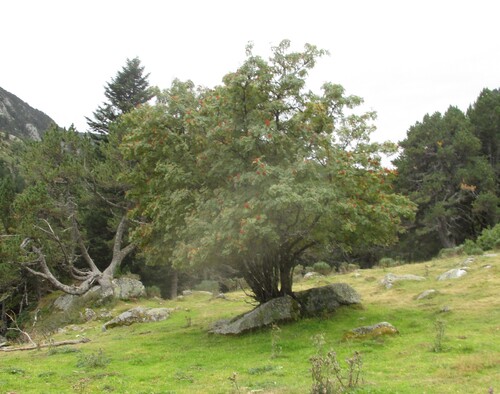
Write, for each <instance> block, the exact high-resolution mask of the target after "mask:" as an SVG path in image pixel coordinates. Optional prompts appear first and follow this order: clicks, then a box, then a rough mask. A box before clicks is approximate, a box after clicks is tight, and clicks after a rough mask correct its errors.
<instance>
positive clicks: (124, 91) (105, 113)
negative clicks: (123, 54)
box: [86, 57, 154, 134]
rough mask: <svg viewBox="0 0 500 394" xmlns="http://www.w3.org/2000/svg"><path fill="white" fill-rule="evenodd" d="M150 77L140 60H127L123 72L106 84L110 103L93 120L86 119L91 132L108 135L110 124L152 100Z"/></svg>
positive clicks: (105, 104) (99, 108)
mask: <svg viewBox="0 0 500 394" xmlns="http://www.w3.org/2000/svg"><path fill="white" fill-rule="evenodd" d="M148 77H149V74H146V75H144V67H143V66H141V61H140V60H139V58H137V57H136V58H134V59H132V60H130V59H127V62H126V64H125V66H123V68H122V70H121V71H119V72H118V73H117V74H116V77H114V78H112V79H111V81H110V82H108V83H107V84H106V87H105V91H104V95H105V96H106V98H107V99H108V101H107V102H105V103H103V105H102V106H99V107H98V108H97V110H96V111H95V112H94V114H93V116H94V119H93V120H92V119H89V118H86V119H87V124H88V125H89V127H90V128H91V130H92V131H93V132H97V133H101V134H107V133H109V127H110V124H111V123H113V122H115V121H116V120H117V119H118V118H119V117H120V116H121V115H123V114H125V113H128V112H130V111H132V110H133V109H135V108H136V107H138V106H139V105H142V104H145V103H147V102H148V101H149V100H151V98H152V97H153V96H154V89H152V88H150V87H149V82H148Z"/></svg>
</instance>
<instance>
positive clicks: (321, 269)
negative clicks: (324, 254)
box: [313, 261, 332, 275]
mask: <svg viewBox="0 0 500 394" xmlns="http://www.w3.org/2000/svg"><path fill="white" fill-rule="evenodd" d="M313 270H314V272H317V273H318V274H321V275H328V274H329V273H330V272H331V271H332V267H330V265H329V264H328V263H325V262H324V261H317V262H316V263H314V264H313Z"/></svg>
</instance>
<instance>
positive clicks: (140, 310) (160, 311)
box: [102, 306, 173, 331]
mask: <svg viewBox="0 0 500 394" xmlns="http://www.w3.org/2000/svg"><path fill="white" fill-rule="evenodd" d="M172 311H173V310H172V309H169V308H144V307H142V306H138V307H136V308H132V309H129V310H128V311H126V312H123V313H121V314H120V315H118V316H117V317H115V318H114V319H112V320H110V321H108V322H106V323H104V325H103V326H102V330H103V331H106V330H107V329H108V328H113V327H119V326H130V325H131V324H134V323H146V322H158V321H162V320H165V319H167V318H168V317H169V316H170V313H171V312H172Z"/></svg>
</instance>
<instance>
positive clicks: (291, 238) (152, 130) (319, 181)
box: [122, 41, 413, 302]
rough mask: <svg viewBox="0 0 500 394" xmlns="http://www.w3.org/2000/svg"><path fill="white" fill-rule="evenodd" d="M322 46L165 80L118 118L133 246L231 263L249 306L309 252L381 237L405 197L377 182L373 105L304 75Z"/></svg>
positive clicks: (171, 258) (407, 206)
mask: <svg viewBox="0 0 500 394" xmlns="http://www.w3.org/2000/svg"><path fill="white" fill-rule="evenodd" d="M324 54H325V52H324V51H322V50H319V49H317V48H316V47H315V46H312V45H306V46H305V48H304V50H303V51H302V52H293V51H291V50H290V42H289V41H283V42H281V43H280V45H278V46H277V47H275V48H273V55H272V57H271V58H270V59H269V60H264V59H263V58H261V57H259V56H255V55H253V53H252V48H251V47H248V48H247V58H246V60H245V62H244V63H243V65H242V66H241V67H240V68H239V69H238V70H236V71H235V72H232V73H229V74H227V75H226V76H225V77H224V84H223V85H222V86H218V87H216V88H214V89H199V90H195V89H194V88H193V85H192V84H191V83H180V82H178V81H176V82H175V83H174V85H173V86H172V88H171V89H170V90H168V91H166V92H165V94H164V95H163V98H162V100H160V102H159V104H158V105H156V106H154V107H144V108H142V109H141V110H139V111H134V113H132V114H130V115H129V116H126V117H124V119H125V120H126V122H124V123H123V127H125V128H126V130H127V137H126V138H125V140H124V141H125V142H124V144H123V145H122V150H123V152H124V154H125V157H126V158H128V159H129V160H133V159H135V158H138V157H140V158H141V160H139V163H138V165H137V166H135V167H134V168H133V170H132V171H130V172H129V173H128V174H127V175H128V177H127V180H128V182H129V183H130V184H131V190H130V192H129V196H130V197H132V198H133V200H134V201H136V202H137V205H136V207H135V211H134V213H135V214H136V215H137V216H138V217H142V218H143V219H144V222H145V223H144V224H143V225H142V226H141V227H140V228H139V229H138V231H137V233H136V235H137V237H138V238H140V239H142V241H143V242H144V246H145V249H144V251H145V253H148V252H151V253H152V254H153V255H156V256H163V257H162V258H163V259H164V261H165V260H166V261H167V262H169V263H173V264H174V265H176V266H192V267H202V266H205V267H206V266H215V265H220V264H227V265H231V266H233V267H235V268H237V269H239V270H240V272H241V273H242V274H243V276H244V278H245V279H246V281H247V282H248V284H249V285H250V287H251V289H252V291H253V293H254V297H255V298H256V300H258V301H259V302H265V301H267V300H269V299H271V298H274V297H278V296H281V295H284V294H293V293H292V273H293V268H294V267H295V265H297V264H298V263H299V262H300V261H301V258H303V256H304V255H305V254H306V253H308V252H311V251H314V250H316V251H322V252H324V251H325V250H331V249H332V248H342V249H346V250H348V249H349V248H352V247H353V246H357V245H361V244H363V245H370V244H389V243H391V242H392V241H393V240H394V239H395V235H396V233H397V231H398V229H399V224H400V220H401V217H409V216H411V214H412V208H413V205H412V204H411V203H410V202H409V201H408V200H407V199H406V198H404V197H402V196H400V195H396V194H394V193H393V192H392V190H390V187H389V186H388V182H387V180H388V178H390V177H392V176H394V175H393V173H392V172H391V171H389V170H387V169H384V168H382V167H381V165H380V157H379V153H380V151H381V150H383V149H382V148H383V147H382V146H380V145H377V144H371V143H370V142H369V134H370V132H371V131H372V130H373V126H372V121H373V119H374V116H375V114H374V113H362V114H354V113H352V112H353V111H352V109H353V108H355V107H356V106H357V105H359V104H360V103H361V102H362V100H361V99H360V98H359V97H356V96H346V95H345V93H344V89H343V88H342V87H341V86H339V85H334V84H330V83H327V84H325V85H324V86H323V90H322V93H321V94H320V95H318V94H314V93H312V92H308V91H306V89H305V83H306V78H307V75H308V73H309V71H310V70H311V69H312V68H313V67H314V65H315V63H316V61H317V59H318V58H319V57H320V56H322V55H324Z"/></svg>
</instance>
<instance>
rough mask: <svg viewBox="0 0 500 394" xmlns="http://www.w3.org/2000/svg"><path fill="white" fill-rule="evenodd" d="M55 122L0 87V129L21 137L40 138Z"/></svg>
mask: <svg viewBox="0 0 500 394" xmlns="http://www.w3.org/2000/svg"><path fill="white" fill-rule="evenodd" d="M53 124H55V122H54V121H53V120H52V119H51V118H50V117H49V116H48V115H46V114H44V113H43V112H42V111H39V110H37V109H35V108H33V107H31V106H30V105H29V104H27V103H25V102H24V101H22V100H21V99H20V98H18V97H17V96H15V95H14V94H12V93H9V92H8V91H6V90H5V89H2V88H1V87H0V131H2V132H4V133H7V134H11V135H13V136H16V137H18V138H21V139H32V140H40V139H41V136H42V135H43V133H44V132H45V131H47V130H48V129H49V128H50V126H51V125H53Z"/></svg>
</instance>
